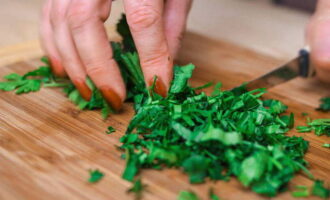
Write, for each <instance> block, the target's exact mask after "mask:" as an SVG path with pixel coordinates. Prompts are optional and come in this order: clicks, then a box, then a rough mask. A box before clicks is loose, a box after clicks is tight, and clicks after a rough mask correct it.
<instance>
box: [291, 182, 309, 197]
mask: <svg viewBox="0 0 330 200" xmlns="http://www.w3.org/2000/svg"><path fill="white" fill-rule="evenodd" d="M291 194H292V196H293V197H297V198H298V197H309V195H310V192H309V189H308V187H307V186H304V185H298V186H296V190H295V191H293V192H292V193H291Z"/></svg>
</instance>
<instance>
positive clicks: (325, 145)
mask: <svg viewBox="0 0 330 200" xmlns="http://www.w3.org/2000/svg"><path fill="white" fill-rule="evenodd" d="M322 147H325V148H330V144H323V145H322Z"/></svg>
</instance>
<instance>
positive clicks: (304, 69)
mask: <svg viewBox="0 0 330 200" xmlns="http://www.w3.org/2000/svg"><path fill="white" fill-rule="evenodd" d="M309 60H310V59H309V50H308V49H306V48H305V49H301V50H300V51H299V60H298V62H299V75H300V76H302V77H305V78H307V77H308V76H309V74H310V72H309V66H310V62H309Z"/></svg>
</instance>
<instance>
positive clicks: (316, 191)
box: [312, 180, 330, 198]
mask: <svg viewBox="0 0 330 200" xmlns="http://www.w3.org/2000/svg"><path fill="white" fill-rule="evenodd" d="M312 194H313V195H315V196H318V197H321V198H329V197H330V189H329V188H325V187H324V182H323V181H320V180H316V181H315V182H314V186H313V188H312Z"/></svg>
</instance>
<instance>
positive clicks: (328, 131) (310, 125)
mask: <svg viewBox="0 0 330 200" xmlns="http://www.w3.org/2000/svg"><path fill="white" fill-rule="evenodd" d="M296 129H297V130H298V132H300V133H305V132H311V131H314V133H315V135H317V136H321V135H327V136H330V119H315V120H312V121H310V122H307V126H297V127H296Z"/></svg>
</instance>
